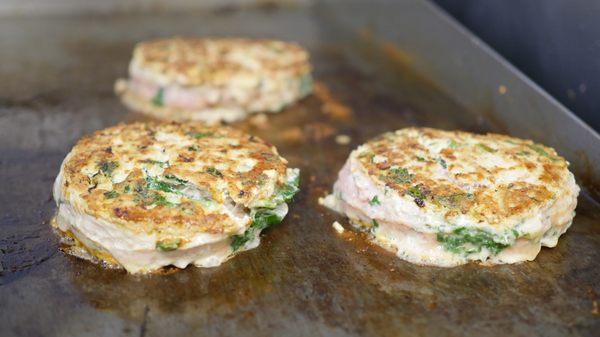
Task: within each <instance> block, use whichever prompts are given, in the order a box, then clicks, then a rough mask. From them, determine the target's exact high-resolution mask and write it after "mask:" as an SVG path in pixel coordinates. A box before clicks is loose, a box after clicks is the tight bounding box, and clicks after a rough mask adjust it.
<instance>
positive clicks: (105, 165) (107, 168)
mask: <svg viewBox="0 0 600 337" xmlns="http://www.w3.org/2000/svg"><path fill="white" fill-rule="evenodd" d="M117 167H119V163H118V162H116V161H102V162H100V163H99V164H98V168H99V169H100V172H102V174H104V175H105V176H107V177H110V176H111V175H112V173H113V171H114V170H115V169H116V168H117Z"/></svg>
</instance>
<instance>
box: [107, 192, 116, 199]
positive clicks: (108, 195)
mask: <svg viewBox="0 0 600 337" xmlns="http://www.w3.org/2000/svg"><path fill="white" fill-rule="evenodd" d="M118 196H119V193H118V192H117V191H109V192H104V197H105V198H106V199H114V198H116V197H118Z"/></svg>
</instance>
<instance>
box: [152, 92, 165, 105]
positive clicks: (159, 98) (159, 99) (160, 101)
mask: <svg viewBox="0 0 600 337" xmlns="http://www.w3.org/2000/svg"><path fill="white" fill-rule="evenodd" d="M164 96H165V90H164V89H163V88H159V89H158V90H157V91H156V94H155V95H154V97H153V98H152V104H154V105H155V106H164V105H165V102H164Z"/></svg>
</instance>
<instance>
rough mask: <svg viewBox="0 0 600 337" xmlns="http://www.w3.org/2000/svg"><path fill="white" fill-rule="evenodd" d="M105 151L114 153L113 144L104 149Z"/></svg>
mask: <svg viewBox="0 0 600 337" xmlns="http://www.w3.org/2000/svg"><path fill="white" fill-rule="evenodd" d="M104 152H106V153H108V154H112V153H113V151H112V146H109V147H107V148H106V149H104Z"/></svg>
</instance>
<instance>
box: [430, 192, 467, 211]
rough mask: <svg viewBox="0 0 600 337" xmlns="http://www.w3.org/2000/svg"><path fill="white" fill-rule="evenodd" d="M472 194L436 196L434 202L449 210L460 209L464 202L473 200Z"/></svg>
mask: <svg viewBox="0 0 600 337" xmlns="http://www.w3.org/2000/svg"><path fill="white" fill-rule="evenodd" d="M473 197H474V196H473V194H472V193H454V194H450V195H436V196H435V197H434V198H433V200H434V201H435V202H437V203H438V204H440V205H442V206H446V207H449V208H456V207H460V205H461V204H462V202H463V201H466V200H473Z"/></svg>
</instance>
